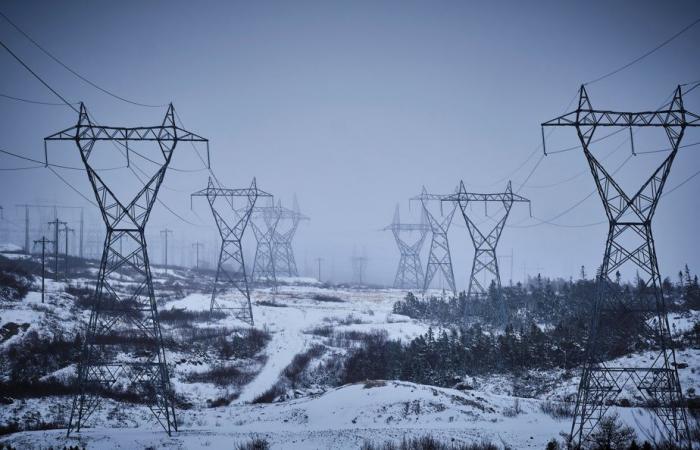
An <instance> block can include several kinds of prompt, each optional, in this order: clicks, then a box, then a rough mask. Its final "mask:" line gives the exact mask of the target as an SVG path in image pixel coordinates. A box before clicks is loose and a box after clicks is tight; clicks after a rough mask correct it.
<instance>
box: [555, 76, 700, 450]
mask: <svg viewBox="0 0 700 450" xmlns="http://www.w3.org/2000/svg"><path fill="white" fill-rule="evenodd" d="M664 108H666V106H664ZM542 126H543V127H545V126H569V127H574V128H575V129H576V132H577V134H578V137H579V140H580V141H581V145H582V147H583V153H584V155H585V156H586V159H587V160H588V165H589V167H590V169H591V173H592V174H593V178H594V180H595V184H596V188H597V190H598V193H599V195H600V198H601V200H602V201H603V206H604V208H605V214H606V216H607V218H608V222H609V229H608V238H607V241H606V244H605V253H604V256H603V264H602V266H601V268H600V274H599V277H598V289H597V296H596V301H595V307H594V311H593V318H592V326H591V331H590V335H589V339H588V342H587V351H588V353H587V359H586V362H585V365H584V370H583V375H582V377H581V383H580V384H579V390H578V396H577V399H576V409H575V413H574V419H573V422H572V427H571V437H572V441H571V442H572V444H573V445H574V446H576V447H580V446H581V445H583V444H586V443H587V442H588V439H589V438H590V436H591V433H592V432H593V431H594V430H595V429H596V427H597V425H598V424H599V423H600V421H601V419H602V418H603V416H604V415H605V413H606V412H607V410H608V408H609V407H610V405H611V404H612V403H613V402H614V401H615V400H616V398H617V397H618V395H619V394H620V393H621V392H622V391H623V388H624V387H625V386H626V385H628V384H633V385H634V387H636V388H637V390H638V393H639V394H640V395H641V397H642V398H643V399H644V400H645V401H646V402H647V403H648V405H649V406H650V407H651V408H652V409H653V411H654V412H655V413H656V414H657V416H658V418H659V421H660V422H661V424H662V426H661V427H660V429H662V430H663V432H664V433H665V434H666V436H667V437H669V438H671V439H672V440H675V441H677V442H688V443H689V439H690V437H689V435H688V422H687V417H686V411H685V404H684V399H683V393H682V391H681V386H680V381H679V379H678V372H677V370H676V355H675V351H674V348H673V339H672V337H671V333H670V329H669V323H668V318H667V316H666V305H665V300H664V294H663V292H662V283H661V274H660V273H659V267H658V261H657V259H656V250H655V247H654V239H653V236H652V229H651V221H652V218H653V216H654V212H655V211H656V207H657V205H658V203H659V199H660V198H661V194H662V191H663V188H664V185H665V184H666V180H667V178H668V175H669V172H670V170H671V165H672V164H673V160H674V159H675V157H676V154H677V153H678V148H679V145H680V142H681V140H682V138H683V134H684V131H685V128H686V127H696V126H700V116H698V115H696V114H693V113H691V112H689V111H686V110H685V108H684V107H683V96H682V91H681V88H680V86H679V87H678V88H677V89H676V91H675V93H674V95H673V100H672V101H671V102H670V103H669V104H668V107H667V108H666V109H660V110H657V111H645V112H618V111H607V110H597V109H593V107H592V106H591V102H590V100H589V98H588V93H587V92H586V89H585V87H584V86H581V89H580V91H579V102H578V108H577V109H576V110H575V111H573V112H570V113H567V114H564V115H562V116H559V117H557V118H555V119H553V120H550V121H548V122H545V123H543V124H542ZM598 127H628V128H630V132H631V129H632V128H639V127H657V128H663V129H664V131H665V132H666V135H667V137H668V139H669V142H670V143H671V148H670V149H669V150H670V153H669V155H668V156H667V157H666V158H665V159H664V160H663V162H662V163H661V165H660V166H658V168H656V170H654V172H653V173H652V174H651V176H650V177H649V178H647V179H646V181H644V183H643V184H642V186H641V188H639V190H638V191H637V192H636V193H635V194H633V195H632V196H629V195H628V194H626V193H625V192H624V191H623V189H622V188H621V187H620V185H619V184H618V183H616V182H615V180H614V179H613V177H612V175H611V174H610V173H609V172H608V171H607V170H606V169H605V168H604V167H603V165H602V164H601V163H600V162H599V161H598V159H596V158H595V157H594V156H593V154H592V153H591V149H590V144H591V142H592V139H593V135H594V133H595V130H596V128H598ZM543 130H544V128H543ZM542 136H543V140H544V131H543V134H542ZM543 144H544V142H543ZM545 154H546V150H545ZM623 267H625V268H631V269H632V270H636V271H637V273H638V280H639V281H638V282H639V283H640V287H642V289H640V290H639V291H640V296H639V297H637V298H633V299H630V298H626V297H625V296H623V295H622V294H621V292H620V291H621V290H620V289H619V285H617V283H615V282H614V281H613V280H614V279H615V277H616V273H617V272H618V271H619V269H620V268H623ZM621 318H623V320H628V319H630V318H636V319H638V320H639V323H641V324H642V325H639V328H640V330H639V335H634V336H633V337H634V338H636V339H637V340H638V339H639V338H640V337H642V338H643V339H644V340H645V341H647V342H650V343H653V347H654V351H655V352H656V355H655V357H654V358H653V360H652V362H651V363H646V365H644V364H642V365H641V367H640V365H637V366H635V367H620V366H617V365H616V366H614V367H613V366H611V365H608V363H606V362H605V359H606V358H605V354H604V353H605V352H604V351H603V350H602V343H603V342H604V340H605V338H606V337H609V336H615V335H616V328H617V327H618V326H619V325H618V323H617V321H619V320H620V319H621ZM640 335H641V336H640ZM688 445H690V444H688Z"/></svg>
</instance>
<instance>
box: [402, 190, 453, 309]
mask: <svg viewBox="0 0 700 450" xmlns="http://www.w3.org/2000/svg"><path fill="white" fill-rule="evenodd" d="M445 197H447V196H446V195H439V194H428V191H426V189H425V186H423V190H422V191H421V193H420V195H418V196H416V197H413V198H412V199H411V200H420V202H421V207H422V208H423V214H424V215H425V217H426V219H427V220H428V224H429V225H430V232H431V236H432V238H431V240H430V253H429V254H428V264H427V266H426V268H425V279H424V281H423V293H424V294H425V292H426V291H427V290H428V288H429V287H430V283H431V282H432V281H433V278H434V277H435V275H436V274H437V273H438V271H439V272H440V274H441V275H442V277H443V279H444V280H445V282H446V283H447V285H448V287H449V288H450V291H452V295H455V296H456V295H457V287H456V285H455V274H454V270H453V269H452V256H451V254H450V244H449V241H448V239H447V232H448V231H449V230H450V225H451V224H452V217H453V216H454V214H455V211H456V210H457V205H454V204H453V205H452V207H451V208H450V210H449V211H448V212H447V214H441V216H440V217H435V215H434V214H433V213H432V211H431V210H430V207H429V204H430V203H431V202H434V201H438V202H439V203H440V211H441V212H442V199H443V198H445Z"/></svg>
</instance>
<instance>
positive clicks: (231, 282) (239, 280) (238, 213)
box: [192, 178, 272, 326]
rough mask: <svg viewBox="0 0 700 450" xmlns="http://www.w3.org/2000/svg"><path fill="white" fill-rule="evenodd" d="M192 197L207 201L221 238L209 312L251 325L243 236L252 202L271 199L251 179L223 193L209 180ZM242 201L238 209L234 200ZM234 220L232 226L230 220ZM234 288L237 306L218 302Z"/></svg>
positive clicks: (251, 314)
mask: <svg viewBox="0 0 700 450" xmlns="http://www.w3.org/2000/svg"><path fill="white" fill-rule="evenodd" d="M192 197H206V199H207V201H208V202H209V207H210V208H211V213H212V215H213V216H214V220H215V221H216V226H217V228H218V229H219V235H220V236H221V250H220V251H219V262H218V264H217V266H216V278H215V279H214V286H213V289H212V292H211V306H210V309H211V311H214V310H215V309H218V310H222V309H227V310H231V311H232V312H233V314H234V316H235V317H236V318H237V319H239V320H242V321H243V322H246V323H248V324H250V325H251V326H252V325H253V307H252V306H251V304H250V289H249V286H248V276H247V275H246V270H245V262H244V259H243V242H242V241H243V233H244V232H245V229H246V227H247V225H248V221H249V220H250V216H251V214H252V213H253V208H254V207H255V202H256V201H257V200H258V197H272V195H270V194H268V193H267V192H265V191H262V190H260V189H258V187H257V184H256V182H255V178H253V182H252V183H251V184H250V187H249V188H246V189H225V188H222V187H216V186H215V185H214V182H213V181H212V179H211V178H209V183H208V184H207V187H206V188H204V189H202V190H200V191H197V192H195V193H194V194H192ZM237 197H243V198H245V203H244V204H243V206H240V207H237V205H236V204H235V202H234V199H235V198H237ZM217 199H220V200H226V202H227V203H226V204H221V202H219V203H218V204H217V201H216V200H217ZM222 209H226V210H228V209H230V210H231V213H232V214H225V213H224V212H223V210H222ZM231 216H233V222H231V219H230V217H231ZM197 245H198V246H197V262H198V264H199V245H200V244H199V243H197ZM229 286H233V287H234V288H235V289H236V290H238V292H240V293H241V294H242V295H243V299H240V301H239V302H238V304H237V305H230V304H227V303H221V302H219V301H217V293H223V292H225V291H226V288H227V287H229Z"/></svg>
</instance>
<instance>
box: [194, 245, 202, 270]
mask: <svg viewBox="0 0 700 450" xmlns="http://www.w3.org/2000/svg"><path fill="white" fill-rule="evenodd" d="M203 245H204V244H202V243H201V242H199V241H197V242H195V243H194V244H192V247H194V251H195V258H196V259H195V263H194V264H195V266H196V267H197V270H199V249H200V248H201V247H202V246H203Z"/></svg>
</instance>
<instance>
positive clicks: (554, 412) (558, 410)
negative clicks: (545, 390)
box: [540, 400, 574, 420]
mask: <svg viewBox="0 0 700 450" xmlns="http://www.w3.org/2000/svg"><path fill="white" fill-rule="evenodd" d="M540 411H542V412H543V413H545V414H547V415H548V416H550V417H552V418H554V419H559V420H561V419H570V418H572V417H574V407H573V404H572V403H571V402H568V401H563V402H557V401H551V400H546V401H544V402H542V403H540Z"/></svg>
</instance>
